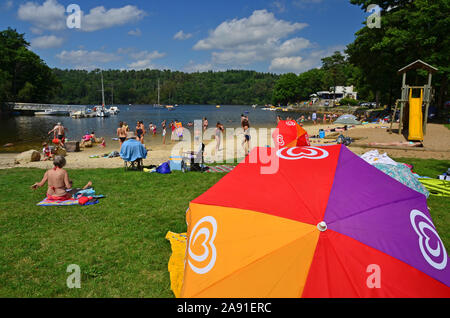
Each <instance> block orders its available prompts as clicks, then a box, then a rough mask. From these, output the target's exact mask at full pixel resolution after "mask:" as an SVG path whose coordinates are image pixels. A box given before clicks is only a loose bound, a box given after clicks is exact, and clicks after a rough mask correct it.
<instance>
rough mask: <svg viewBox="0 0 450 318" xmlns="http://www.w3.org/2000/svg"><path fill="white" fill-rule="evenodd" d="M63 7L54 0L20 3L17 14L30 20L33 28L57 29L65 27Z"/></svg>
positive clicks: (23, 18)
mask: <svg viewBox="0 0 450 318" xmlns="http://www.w3.org/2000/svg"><path fill="white" fill-rule="evenodd" d="M64 14H65V8H64V6H63V5H61V4H59V3H58V2H57V1H56V0H46V1H45V2H44V3H43V4H42V5H39V4H38V3H35V2H27V3H25V4H21V5H20V7H19V10H18V12H17V15H18V17H19V19H20V20H22V21H27V22H30V23H32V24H33V25H34V27H35V29H36V28H38V29H43V30H51V31H57V30H62V29H64V28H65V27H66V19H65V16H64Z"/></svg>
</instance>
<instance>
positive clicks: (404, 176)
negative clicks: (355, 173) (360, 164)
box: [372, 163, 430, 198]
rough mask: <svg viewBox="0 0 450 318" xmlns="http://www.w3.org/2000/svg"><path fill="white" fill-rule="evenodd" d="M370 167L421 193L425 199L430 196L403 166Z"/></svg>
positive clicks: (378, 164) (375, 165)
mask: <svg viewBox="0 0 450 318" xmlns="http://www.w3.org/2000/svg"><path fill="white" fill-rule="evenodd" d="M372 165H373V166H374V167H376V168H378V169H379V170H381V171H383V172H384V173H385V174H387V175H388V176H390V177H392V178H394V179H395V180H397V181H399V182H401V183H403V184H404V185H405V186H407V187H409V188H411V189H413V190H415V191H417V192H420V193H422V194H423V195H425V196H426V197H427V198H428V197H429V196H430V192H429V191H428V190H427V188H426V187H425V186H424V185H423V184H422V183H421V182H420V181H419V180H418V179H417V178H416V177H415V176H414V174H413V173H412V172H411V169H410V168H409V167H408V166H406V165H405V164H397V165H396V166H394V165H392V164H385V163H374V164H372Z"/></svg>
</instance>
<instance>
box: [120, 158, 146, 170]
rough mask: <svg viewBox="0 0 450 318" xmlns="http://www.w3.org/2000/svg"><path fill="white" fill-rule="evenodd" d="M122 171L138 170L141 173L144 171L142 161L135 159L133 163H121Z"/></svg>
mask: <svg viewBox="0 0 450 318" xmlns="http://www.w3.org/2000/svg"><path fill="white" fill-rule="evenodd" d="M123 163H124V169H125V171H127V170H138V171H142V170H143V169H144V160H143V159H142V158H139V159H136V160H134V161H126V160H124V161H123Z"/></svg>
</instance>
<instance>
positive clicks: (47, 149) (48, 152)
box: [42, 142, 53, 161]
mask: <svg viewBox="0 0 450 318" xmlns="http://www.w3.org/2000/svg"><path fill="white" fill-rule="evenodd" d="M42 147H44V148H42V152H43V154H44V161H46V160H49V159H51V158H52V156H53V155H52V151H51V150H50V146H49V145H48V144H47V143H46V142H43V143H42Z"/></svg>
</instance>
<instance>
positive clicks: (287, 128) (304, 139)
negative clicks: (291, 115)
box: [272, 120, 310, 148]
mask: <svg viewBox="0 0 450 318" xmlns="http://www.w3.org/2000/svg"><path fill="white" fill-rule="evenodd" d="M272 138H273V140H274V142H275V145H278V147H279V148H283V147H296V146H309V145H310V144H309V138H308V133H307V132H306V130H304V129H303V128H302V127H301V126H300V125H299V124H298V123H297V122H296V121H295V120H280V121H279V122H278V125H277V130H275V131H274V132H273V133H272Z"/></svg>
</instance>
